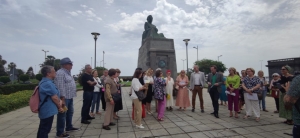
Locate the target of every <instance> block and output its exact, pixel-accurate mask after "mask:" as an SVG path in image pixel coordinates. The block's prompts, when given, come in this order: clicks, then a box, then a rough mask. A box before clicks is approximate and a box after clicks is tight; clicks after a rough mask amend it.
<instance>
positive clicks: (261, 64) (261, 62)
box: [260, 60, 263, 70]
mask: <svg viewBox="0 0 300 138" xmlns="http://www.w3.org/2000/svg"><path fill="white" fill-rule="evenodd" d="M262 62H263V60H260V70H262Z"/></svg>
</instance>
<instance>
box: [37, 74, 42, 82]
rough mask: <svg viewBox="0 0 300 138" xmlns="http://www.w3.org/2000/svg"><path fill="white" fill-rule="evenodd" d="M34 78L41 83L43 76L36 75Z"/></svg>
mask: <svg viewBox="0 0 300 138" xmlns="http://www.w3.org/2000/svg"><path fill="white" fill-rule="evenodd" d="M35 78H36V79H37V80H39V81H41V80H42V78H43V75H42V74H36V75H35Z"/></svg>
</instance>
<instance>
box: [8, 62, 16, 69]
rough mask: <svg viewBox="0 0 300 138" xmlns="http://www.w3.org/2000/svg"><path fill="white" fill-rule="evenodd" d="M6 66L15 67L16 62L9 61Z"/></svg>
mask: <svg viewBox="0 0 300 138" xmlns="http://www.w3.org/2000/svg"><path fill="white" fill-rule="evenodd" d="M7 66H8V68H9V69H13V68H16V67H17V64H16V63H14V62H10V63H9V64H8V65H7Z"/></svg>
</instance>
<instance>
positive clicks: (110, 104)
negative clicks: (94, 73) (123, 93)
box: [102, 69, 120, 130]
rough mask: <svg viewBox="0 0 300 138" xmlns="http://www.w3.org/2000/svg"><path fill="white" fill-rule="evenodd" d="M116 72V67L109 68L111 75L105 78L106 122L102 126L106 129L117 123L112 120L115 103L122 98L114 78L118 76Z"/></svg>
mask: <svg viewBox="0 0 300 138" xmlns="http://www.w3.org/2000/svg"><path fill="white" fill-rule="evenodd" d="M116 74H117V71H116V70H115V69H109V70H108V75H109V77H107V78H106V79H105V92H104V97H105V101H106V109H105V115H104V123H103V127H102V128H103V129H105V130H110V127H109V126H114V125H116V124H115V123H113V122H112V121H113V113H114V107H115V103H116V102H118V100H120V96H119V94H118V88H117V84H116V82H115V81H114V79H115V78H116V77H117V75H116Z"/></svg>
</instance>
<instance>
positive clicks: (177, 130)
mask: <svg viewBox="0 0 300 138" xmlns="http://www.w3.org/2000/svg"><path fill="white" fill-rule="evenodd" d="M166 130H167V131H168V132H169V133H170V134H171V135H173V134H181V133H185V132H184V131H183V130H181V128H179V127H173V128H166Z"/></svg>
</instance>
